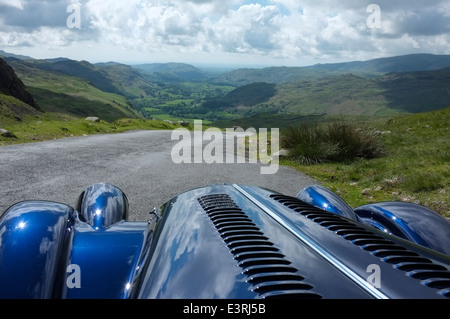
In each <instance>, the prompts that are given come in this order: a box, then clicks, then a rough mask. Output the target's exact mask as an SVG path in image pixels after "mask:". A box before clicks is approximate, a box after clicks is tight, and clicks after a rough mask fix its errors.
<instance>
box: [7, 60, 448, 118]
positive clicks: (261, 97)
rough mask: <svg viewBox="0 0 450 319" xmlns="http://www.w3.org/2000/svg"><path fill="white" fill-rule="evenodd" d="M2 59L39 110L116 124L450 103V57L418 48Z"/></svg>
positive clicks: (402, 109) (379, 111) (387, 110)
mask: <svg viewBox="0 0 450 319" xmlns="http://www.w3.org/2000/svg"><path fill="white" fill-rule="evenodd" d="M0 57H2V58H3V60H4V61H5V62H6V63H7V64H8V65H9V66H10V67H11V68H12V69H13V70H14V72H15V73H16V75H17V77H18V78H19V79H20V80H21V81H22V82H23V84H24V87H25V89H26V91H28V92H29V93H30V94H31V95H32V97H33V98H34V100H35V101H36V104H37V105H38V108H35V109H36V110H37V109H39V111H42V112H54V113H66V114H70V115H74V116H78V117H87V116H98V117H100V118H102V119H103V120H105V121H108V122H112V121H115V120H117V119H121V118H136V119H137V118H158V119H161V120H171V121H178V120H185V121H192V120H193V119H203V120H205V121H207V122H209V123H212V122H217V121H233V120H237V119H242V118H246V117H252V116H255V115H260V114H277V115H280V116H284V115H287V114H294V115H298V116H309V115H312V116H315V115H320V114H331V115H370V116H377V115H387V114H396V113H418V112H425V111H431V110H438V109H441V108H445V107H447V106H450V56H438V55H430V54H416V55H408V56H399V57H392V58H384V59H376V60H371V61H361V62H348V63H337V64H321V65H315V66H309V67H269V68H262V69H251V68H248V69H237V70H231V71H227V72H222V73H219V72H217V70H212V69H211V70H208V69H205V68H198V67H195V66H192V65H189V64H184V63H164V64H161V63H154V64H145V65H125V64H120V63H116V62H108V63H99V64H91V63H89V62H86V61H74V60H70V59H65V58H60V59H49V60H37V59H33V58H30V57H24V56H16V55H13V54H8V53H6V52H4V51H0ZM2 76H3V74H2ZM7 96H9V95H8V94H7V93H5V92H2V95H0V103H2V105H5V104H8V103H9V104H10V105H11V101H9V102H8V101H7V100H8V98H7ZM22 102H23V101H22ZM23 103H25V102H23ZM16 104H17V105H15V106H14V108H13V109H14V110H16V112H19V111H18V108H19V104H21V103H16ZM25 104H26V103H25ZM22 106H23V105H22ZM1 112H2V113H5V112H6V110H5V109H2V111H1ZM10 112H11V111H10ZM19 113H20V112H19ZM0 114H1V113H0ZM0 119H1V117H0Z"/></svg>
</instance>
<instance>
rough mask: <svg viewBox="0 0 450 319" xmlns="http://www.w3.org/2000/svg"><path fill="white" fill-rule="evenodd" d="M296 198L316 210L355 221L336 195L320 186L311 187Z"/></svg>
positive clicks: (350, 211) (346, 205)
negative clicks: (319, 209) (322, 210)
mask: <svg viewBox="0 0 450 319" xmlns="http://www.w3.org/2000/svg"><path fill="white" fill-rule="evenodd" d="M297 198H298V199H300V200H302V201H304V202H306V203H308V204H310V205H312V206H315V207H317V208H321V209H324V210H326V211H328V212H330V213H335V214H338V215H341V216H344V217H347V218H350V219H353V220H357V217H356V215H355V212H354V211H353V209H352V208H351V207H350V206H349V205H348V204H347V203H346V202H345V201H344V200H343V199H342V198H341V197H339V196H338V195H337V194H336V193H334V192H333V191H331V190H330V189H329V188H327V187H325V186H322V185H312V186H309V187H306V188H304V189H303V190H301V191H300V192H299V193H298V194H297Z"/></svg>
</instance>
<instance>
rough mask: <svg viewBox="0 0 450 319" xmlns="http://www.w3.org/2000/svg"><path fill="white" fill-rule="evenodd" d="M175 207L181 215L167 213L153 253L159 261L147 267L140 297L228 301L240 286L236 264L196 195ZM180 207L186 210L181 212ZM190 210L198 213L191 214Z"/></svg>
mask: <svg viewBox="0 0 450 319" xmlns="http://www.w3.org/2000/svg"><path fill="white" fill-rule="evenodd" d="M199 195H200V193H199ZM174 205H175V207H177V208H179V209H180V211H179V212H176V211H173V212H172V213H170V214H169V217H168V220H167V221H166V223H165V224H164V228H163V233H162V236H161V237H160V238H159V245H158V247H157V250H156V251H155V254H156V256H160V257H159V258H157V259H155V260H152V262H151V264H150V267H149V269H148V271H147V277H146V280H148V281H147V282H146V284H145V287H143V294H142V296H141V297H145V298H179V299H182V298H202V299H210V298H227V297H228V296H230V294H232V292H233V290H234V289H236V285H239V282H238V281H237V280H236V277H237V276H239V267H237V265H236V261H234V260H233V259H232V258H231V255H230V254H228V253H227V252H228V249H227V248H226V247H225V244H224V243H223V242H222V240H221V238H220V236H219V235H218V233H217V230H216V229H215V228H214V226H213V224H212V223H211V221H210V220H209V219H208V217H207V215H206V214H205V212H204V211H202V210H201V208H200V206H199V205H198V202H197V196H196V194H195V191H193V192H191V193H190V195H189V198H183V199H182V200H181V199H180V200H177V201H176V202H175V204H174ZM178 205H179V206H178ZM191 205H192V206H191ZM183 207H186V208H188V207H189V210H188V209H186V211H185V212H183ZM192 207H198V209H199V210H198V211H195V209H194V210H193V211H190V209H191V208H192ZM217 249H223V251H222V252H218V251H217ZM230 269H231V270H232V271H229V270H230ZM225 270H226V271H225ZM152 274H154V276H152Z"/></svg>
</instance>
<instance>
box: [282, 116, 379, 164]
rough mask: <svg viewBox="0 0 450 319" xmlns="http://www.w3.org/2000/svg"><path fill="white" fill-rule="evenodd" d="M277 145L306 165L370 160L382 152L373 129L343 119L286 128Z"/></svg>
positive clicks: (292, 157)
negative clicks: (279, 144) (365, 128)
mask: <svg viewBox="0 0 450 319" xmlns="http://www.w3.org/2000/svg"><path fill="white" fill-rule="evenodd" d="M281 145H282V147H283V148H287V149H289V151H290V152H289V154H290V157H291V159H293V160H296V161H298V162H300V163H302V164H307V165H311V164H316V163H322V162H347V161H353V160H356V159H358V158H365V159H371V158H376V157H380V156H382V155H383V154H384V153H385V151H384V146H383V144H382V142H381V140H380V137H379V136H378V135H377V134H375V132H372V131H370V130H364V129H360V128H357V127H355V126H354V125H352V124H350V123H346V122H331V123H323V124H317V125H312V126H307V125H303V126H299V127H288V128H287V129H286V130H285V131H284V132H283V134H282V137H281Z"/></svg>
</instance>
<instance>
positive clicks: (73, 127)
mask: <svg viewBox="0 0 450 319" xmlns="http://www.w3.org/2000/svg"><path fill="white" fill-rule="evenodd" d="M177 127H179V126H178V125H176V124H170V123H167V122H165V121H161V120H145V119H120V120H116V121H114V122H112V123H108V122H105V121H100V122H98V123H93V122H89V121H86V120H85V119H80V118H77V117H73V116H70V115H67V114H57V113H45V114H41V115H39V116H38V117H28V118H24V119H23V120H22V121H20V122H19V121H17V120H13V119H8V118H0V128H3V129H6V130H8V131H10V132H11V133H13V134H14V135H15V136H16V137H15V138H6V137H3V136H1V135H0V146H5V145H12V144H21V143H31V142H39V141H46V140H52V139H59V138H65V137H72V136H84V135H92V134H112V133H122V132H125V131H131V130H172V129H175V128H177Z"/></svg>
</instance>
